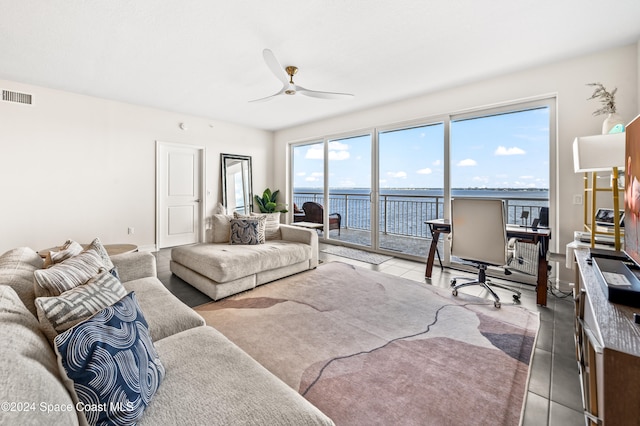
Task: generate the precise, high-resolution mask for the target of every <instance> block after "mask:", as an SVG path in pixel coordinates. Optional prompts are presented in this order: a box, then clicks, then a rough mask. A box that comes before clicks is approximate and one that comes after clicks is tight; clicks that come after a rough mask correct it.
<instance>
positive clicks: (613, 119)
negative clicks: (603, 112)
mask: <svg viewBox="0 0 640 426" xmlns="http://www.w3.org/2000/svg"><path fill="white" fill-rule="evenodd" d="M618 124H622V125H623V126H624V121H622V117H620V116H619V115H618V114H616V113H613V112H612V113H610V114H609V115H608V116H607V118H605V120H604V122H603V123H602V134H603V135H607V134H609V132H610V131H611V129H613V128H614V127H615V126H616V125H618Z"/></svg>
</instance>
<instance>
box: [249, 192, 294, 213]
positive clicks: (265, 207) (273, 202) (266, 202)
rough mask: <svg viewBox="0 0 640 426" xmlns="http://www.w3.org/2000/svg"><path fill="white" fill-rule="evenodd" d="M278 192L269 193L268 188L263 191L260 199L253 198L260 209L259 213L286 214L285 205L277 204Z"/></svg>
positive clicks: (257, 197) (255, 196)
mask: <svg viewBox="0 0 640 426" xmlns="http://www.w3.org/2000/svg"><path fill="white" fill-rule="evenodd" d="M279 193H280V190H277V189H276V190H275V191H273V192H271V190H270V189H269V188H267V189H265V190H264V192H263V193H262V197H259V196H257V195H254V196H253V198H254V200H255V201H256V204H257V205H258V208H259V209H260V213H276V212H279V213H287V212H288V211H289V210H287V209H286V204H278V194H279Z"/></svg>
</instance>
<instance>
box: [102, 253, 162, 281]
mask: <svg viewBox="0 0 640 426" xmlns="http://www.w3.org/2000/svg"><path fill="white" fill-rule="evenodd" d="M111 261H112V262H113V264H114V265H115V266H116V267H117V268H118V275H120V281H122V282H123V283H124V282H127V281H133V280H137V279H139V278H146V277H155V276H157V272H156V257H155V256H154V255H152V254H151V253H149V252H135V253H123V254H116V255H114V256H111Z"/></svg>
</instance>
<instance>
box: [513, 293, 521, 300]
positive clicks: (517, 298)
mask: <svg viewBox="0 0 640 426" xmlns="http://www.w3.org/2000/svg"><path fill="white" fill-rule="evenodd" d="M513 300H515V301H516V302H517V301H518V300H520V295H519V294H514V295H513Z"/></svg>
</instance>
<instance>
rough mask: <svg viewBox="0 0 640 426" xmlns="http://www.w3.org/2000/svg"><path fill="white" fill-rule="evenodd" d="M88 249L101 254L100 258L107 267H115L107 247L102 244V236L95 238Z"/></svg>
mask: <svg viewBox="0 0 640 426" xmlns="http://www.w3.org/2000/svg"><path fill="white" fill-rule="evenodd" d="M87 250H95V251H96V253H98V255H100V259H102V263H103V264H104V267H105V268H107V269H108V270H112V269H113V262H112V261H111V258H110V257H109V253H107V249H105V248H104V246H103V245H102V242H101V241H100V238H95V239H94V240H93V241H91V244H89V247H87Z"/></svg>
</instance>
